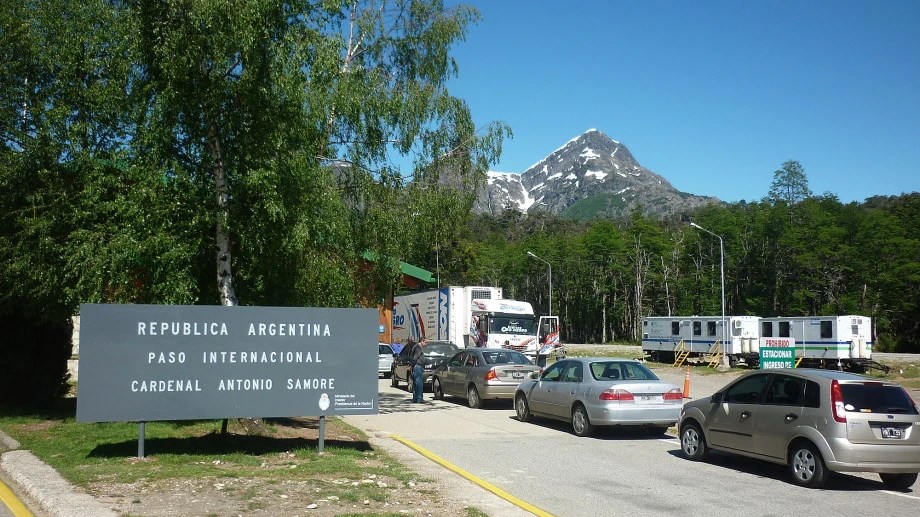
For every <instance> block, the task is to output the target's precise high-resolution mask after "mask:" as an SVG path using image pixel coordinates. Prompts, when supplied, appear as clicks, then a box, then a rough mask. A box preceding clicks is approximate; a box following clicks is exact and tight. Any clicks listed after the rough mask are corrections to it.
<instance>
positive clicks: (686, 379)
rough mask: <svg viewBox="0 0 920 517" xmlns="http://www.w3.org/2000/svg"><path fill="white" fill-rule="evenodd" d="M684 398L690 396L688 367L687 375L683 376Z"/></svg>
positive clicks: (688, 368)
mask: <svg viewBox="0 0 920 517" xmlns="http://www.w3.org/2000/svg"><path fill="white" fill-rule="evenodd" d="M684 398H685V399H688V398H690V367H689V366H688V367H687V376H686V377H684Z"/></svg>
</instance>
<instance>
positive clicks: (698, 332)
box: [693, 321, 703, 336]
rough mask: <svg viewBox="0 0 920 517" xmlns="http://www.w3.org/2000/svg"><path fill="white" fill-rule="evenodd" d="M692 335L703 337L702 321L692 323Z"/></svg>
mask: <svg viewBox="0 0 920 517" xmlns="http://www.w3.org/2000/svg"><path fill="white" fill-rule="evenodd" d="M693 335H694V336H702V335H703V322H702V321H694V322H693Z"/></svg>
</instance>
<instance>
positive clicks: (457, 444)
mask: <svg viewBox="0 0 920 517" xmlns="http://www.w3.org/2000/svg"><path fill="white" fill-rule="evenodd" d="M656 371H657V372H658V373H659V375H660V376H661V377H662V378H664V379H666V380H668V381H670V382H673V383H674V384H677V385H678V386H681V385H682V383H683V374H682V372H681V370H679V369H660V370H656ZM739 373H740V372H732V373H726V374H719V375H698V376H695V377H694V378H693V379H692V382H691V394H692V395H693V396H694V397H702V396H708V395H709V394H711V393H712V392H714V391H715V390H717V389H718V388H720V387H721V386H723V385H724V384H725V383H726V382H728V380H729V379H731V378H733V377H734V376H735V375H738V374H739ZM379 386H380V413H379V414H378V415H361V416H352V417H347V418H346V420H348V421H349V422H350V423H352V424H354V425H358V426H359V427H363V428H365V429H368V430H370V431H372V432H375V433H376V434H377V435H378V436H380V435H382V434H384V433H392V434H397V435H400V436H402V437H404V438H406V439H408V440H411V441H413V442H415V443H416V444H418V445H420V446H422V447H424V448H425V449H427V450H429V451H431V452H432V453H434V454H436V455H438V456H440V457H442V458H444V459H445V460H447V461H449V462H451V463H453V464H455V465H457V466H458V467H460V468H462V469H464V470H466V471H468V472H470V473H472V474H474V475H476V476H478V477H480V478H482V479H483V480H485V481H487V482H488V483H491V484H493V485H495V486H497V487H499V488H501V489H502V490H505V491H507V492H508V493H510V494H512V495H513V496H515V497H517V498H519V499H521V500H523V501H526V502H528V503H530V504H532V505H534V506H536V507H537V508H540V509H542V510H545V511H546V512H549V513H551V514H553V515H557V516H565V517H580V516H586V517H587V516H592V517H593V516H596V515H610V516H613V515H629V516H658V515H675V514H682V515H699V516H707V517H713V516H721V515H726V516H729V515H731V516H736V515H740V514H745V515H747V516H756V515H763V516H767V515H790V514H794V513H803V512H804V513H812V512H814V511H817V510H819V509H820V511H821V513H822V514H828V515H835V514H836V515H844V516H846V515H864V514H866V513H871V514H872V515H886V516H900V515H904V516H915V515H916V514H917V507H918V504H920V486H917V485H915V491H913V492H908V493H898V492H891V491H887V490H884V489H883V487H882V485H881V482H880V481H879V479H878V476H877V475H875V474H847V475H835V476H833V477H832V479H831V482H830V484H829V487H828V488H827V489H825V490H809V489H804V488H799V487H797V486H795V485H793V484H792V483H791V482H789V481H787V476H788V473H787V471H786V468H785V467H782V466H778V465H772V464H767V463H761V462H756V461H752V460H746V459H739V458H735V457H731V456H726V455H713V456H712V457H711V458H710V459H709V460H708V461H707V462H704V463H695V462H691V461H688V460H686V459H685V458H684V457H683V456H682V454H681V452H680V445H679V443H678V441H677V439H676V438H675V437H673V436H672V437H664V438H662V437H652V436H648V435H646V434H644V433H639V432H627V431H621V430H603V431H601V432H599V433H598V434H597V435H596V436H594V437H591V438H578V437H576V436H574V435H573V434H572V433H571V430H570V427H569V425H568V424H566V423H562V422H554V421H548V420H537V421H536V423H522V422H519V421H517V419H516V418H515V415H514V411H513V409H512V408H511V404H510V402H509V403H508V404H493V405H491V406H489V407H487V408H486V409H484V410H473V409H470V408H468V407H466V405H465V402H464V401H463V400H461V399H456V400H449V401H433V402H429V403H427V404H423V405H415V404H410V403H409V402H408V401H409V399H410V395H409V394H408V393H407V392H405V391H404V390H402V389H395V388H392V387H390V385H389V380H385V379H381V380H380V384H379ZM430 396H431V394H430V393H426V397H428V398H429V400H430ZM672 434H673V431H672ZM450 475H453V474H450ZM457 479H458V483H459V479H460V478H459V477H458V478H457ZM870 509H871V511H870Z"/></svg>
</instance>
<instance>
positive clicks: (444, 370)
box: [431, 348, 540, 408]
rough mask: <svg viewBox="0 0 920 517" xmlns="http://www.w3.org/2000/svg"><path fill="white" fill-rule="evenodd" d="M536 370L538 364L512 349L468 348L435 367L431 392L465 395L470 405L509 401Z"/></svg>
mask: <svg viewBox="0 0 920 517" xmlns="http://www.w3.org/2000/svg"><path fill="white" fill-rule="evenodd" d="M539 371H540V367H539V366H536V365H535V364H533V363H532V362H531V361H530V359H528V358H527V356H525V355H524V354H522V353H520V352H516V351H514V350H506V349H504V348H470V349H466V350H461V351H460V352H458V353H456V354H454V356H453V357H451V358H450V359H449V360H448V361H447V363H446V364H443V365H441V366H440V367H438V369H437V370H435V372H434V375H433V377H432V379H431V391H432V392H433V393H434V397H435V398H444V397H445V396H448V395H455V396H458V397H466V400H467V402H469V404H470V407H471V408H481V407H482V403H483V401H485V400H498V399H506V400H511V399H512V398H513V397H514V392H515V389H516V388H517V385H518V384H520V382H521V381H523V380H524V379H526V378H527V377H528V376H529V375H530V373H531V372H539Z"/></svg>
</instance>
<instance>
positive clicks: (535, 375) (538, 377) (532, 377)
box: [529, 372, 540, 381]
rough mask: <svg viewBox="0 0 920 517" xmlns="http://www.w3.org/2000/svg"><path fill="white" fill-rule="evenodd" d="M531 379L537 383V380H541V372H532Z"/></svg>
mask: <svg viewBox="0 0 920 517" xmlns="http://www.w3.org/2000/svg"><path fill="white" fill-rule="evenodd" d="M529 377H530V378H531V379H533V380H535V381H536V380H539V379H540V372H530V376H529Z"/></svg>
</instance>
